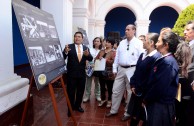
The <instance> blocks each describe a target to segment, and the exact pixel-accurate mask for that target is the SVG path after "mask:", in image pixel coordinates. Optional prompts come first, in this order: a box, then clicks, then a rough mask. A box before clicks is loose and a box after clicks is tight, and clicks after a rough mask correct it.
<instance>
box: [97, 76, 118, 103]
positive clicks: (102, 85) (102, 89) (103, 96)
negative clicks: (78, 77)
mask: <svg viewBox="0 0 194 126" xmlns="http://www.w3.org/2000/svg"><path fill="white" fill-rule="evenodd" d="M99 82H100V92H101V99H102V100H106V87H107V90H108V100H109V101H110V100H111V99H112V88H113V83H114V80H105V79H104V78H101V77H99ZM105 86H106V87H105Z"/></svg>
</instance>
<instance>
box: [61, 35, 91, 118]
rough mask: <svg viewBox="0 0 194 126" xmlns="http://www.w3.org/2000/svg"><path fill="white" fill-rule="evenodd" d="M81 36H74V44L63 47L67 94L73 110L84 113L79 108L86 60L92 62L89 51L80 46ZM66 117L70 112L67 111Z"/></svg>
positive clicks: (82, 92) (84, 78)
mask: <svg viewBox="0 0 194 126" xmlns="http://www.w3.org/2000/svg"><path fill="white" fill-rule="evenodd" d="M82 42H83V34H82V33H81V32H76V33H75V34H74V43H73V44H69V45H66V46H65V49H64V51H63V55H64V58H65V59H66V58H67V57H68V59H67V93H68V96H69V99H70V103H71V106H72V108H73V110H76V111H79V112H84V110H83V109H82V107H81V103H82V98H83V94H84V89H85V81H86V73H85V67H86V60H88V61H92V59H93V57H92V55H91V54H90V52H89V49H88V48H87V47H86V46H84V45H82ZM68 116H70V112H69V111H68Z"/></svg>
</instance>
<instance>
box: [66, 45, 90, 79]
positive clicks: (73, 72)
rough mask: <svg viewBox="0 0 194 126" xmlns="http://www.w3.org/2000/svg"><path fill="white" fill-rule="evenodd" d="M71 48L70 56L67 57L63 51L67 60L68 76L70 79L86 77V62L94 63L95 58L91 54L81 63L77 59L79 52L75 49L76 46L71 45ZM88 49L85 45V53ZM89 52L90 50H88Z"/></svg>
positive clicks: (84, 57) (83, 58) (83, 57)
mask: <svg viewBox="0 0 194 126" xmlns="http://www.w3.org/2000/svg"><path fill="white" fill-rule="evenodd" d="M69 48H70V49H71V50H70V51H69V52H68V54H67V55H66V54H65V52H64V51H63V55H64V58H65V59H66V58H67V57H68V60H67V76H69V77H76V78H80V77H86V72H85V67H86V60H88V61H92V59H93V57H92V55H91V54H89V55H88V56H84V55H83V56H82V59H81V61H80V62H79V60H78V57H77V52H76V48H75V44H69ZM87 49H88V48H87V47H86V46H84V45H83V51H85V50H87ZM88 50H89V49H88Z"/></svg>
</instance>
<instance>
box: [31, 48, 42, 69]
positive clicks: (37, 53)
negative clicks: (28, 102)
mask: <svg viewBox="0 0 194 126" xmlns="http://www.w3.org/2000/svg"><path fill="white" fill-rule="evenodd" d="M28 52H29V57H30V60H31V62H32V65H33V66H38V65H41V64H44V63H46V59H45V56H44V53H43V50H42V47H40V46H39V47H28Z"/></svg>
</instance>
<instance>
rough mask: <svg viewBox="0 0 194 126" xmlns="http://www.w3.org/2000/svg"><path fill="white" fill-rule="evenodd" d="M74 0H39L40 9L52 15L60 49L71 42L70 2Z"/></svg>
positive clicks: (71, 13)
mask: <svg viewBox="0 0 194 126" xmlns="http://www.w3.org/2000/svg"><path fill="white" fill-rule="evenodd" d="M73 2H74V0H41V3H40V5H41V9H42V10H45V11H47V12H49V13H51V14H52V15H53V16H54V20H55V24H56V27H57V32H58V35H59V39H60V42H61V46H62V49H63V48H64V47H65V45H66V44H69V43H72V28H73V27H72V26H73V24H72V22H73V21H72V17H73V16H72V15H73V12H72V6H73V5H72V3H73Z"/></svg>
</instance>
